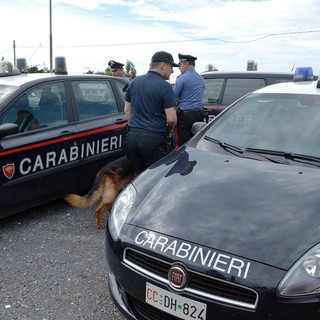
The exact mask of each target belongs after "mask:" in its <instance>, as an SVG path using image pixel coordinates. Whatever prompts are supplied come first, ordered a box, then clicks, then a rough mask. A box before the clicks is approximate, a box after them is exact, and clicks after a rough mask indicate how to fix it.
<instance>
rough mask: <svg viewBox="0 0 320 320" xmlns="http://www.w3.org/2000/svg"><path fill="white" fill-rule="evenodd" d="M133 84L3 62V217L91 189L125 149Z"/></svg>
mask: <svg viewBox="0 0 320 320" xmlns="http://www.w3.org/2000/svg"><path fill="white" fill-rule="evenodd" d="M128 83H129V81H128V80H127V79H125V78H115V77H108V76H102V75H73V76H72V75H55V74H48V73H46V74H25V73H20V72H19V70H18V69H17V68H16V67H14V66H13V65H12V64H11V63H10V62H8V61H1V62H0V167H1V169H0V170H1V171H0V187H1V192H0V208H1V210H0V218H3V217H6V216H8V215H11V214H14V213H17V212H19V211H22V210H24V209H27V208H31V207H33V206H36V205H40V204H43V203H46V202H48V201H51V200H54V199H57V198H60V197H62V196H64V195H66V194H67V193H70V192H72V193H73V192H80V191H81V190H85V189H87V188H89V187H91V185H92V183H93V181H94V178H95V175H96V173H97V171H98V170H99V169H100V168H101V167H102V166H104V165H105V164H106V163H107V162H109V161H111V160H114V159H116V158H118V157H120V156H122V155H123V154H124V149H123V147H124V142H125V131H126V129H125V128H126V124H127V119H126V117H125V115H124V112H123V108H124V90H125V88H126V87H127V86H128Z"/></svg>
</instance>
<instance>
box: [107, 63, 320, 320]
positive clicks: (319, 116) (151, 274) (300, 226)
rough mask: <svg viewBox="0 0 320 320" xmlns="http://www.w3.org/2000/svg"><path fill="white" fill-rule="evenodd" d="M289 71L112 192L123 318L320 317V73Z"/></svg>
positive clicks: (116, 287) (111, 243)
mask: <svg viewBox="0 0 320 320" xmlns="http://www.w3.org/2000/svg"><path fill="white" fill-rule="evenodd" d="M296 79H297V80H300V81H295V82H291V83H289V82H288V83H282V84H275V85H271V86H268V87H265V88H262V89H259V90H257V91H255V92H253V93H250V94H248V95H246V96H245V97H243V98H241V99H240V100H239V101H237V102H236V103H234V104H232V105H231V106H230V107H229V108H227V109H225V110H224V111H223V112H221V113H220V114H219V115H218V116H217V117H216V118H215V119H214V120H213V121H211V122H209V123H208V124H202V123H201V124H200V123H197V124H195V127H198V133H197V134H196V135H195V136H194V137H193V138H192V139H191V140H189V142H187V143H186V144H185V145H183V146H181V147H180V148H179V149H177V150H175V151H174V152H172V153H170V154H169V155H167V156H166V157H164V158H163V159H161V160H160V161H158V162H157V163H156V164H154V165H153V166H151V167H150V168H148V169H147V170H146V171H144V172H143V173H142V174H141V175H140V176H138V177H137V178H136V179H135V180H134V181H133V182H132V183H131V184H130V185H129V186H128V187H127V188H126V189H125V190H124V191H123V192H122V193H121V194H120V195H119V197H118V198H117V201H116V203H115V205H114V207H113V210H112V213H111V217H110V219H109V222H108V228H107V241H106V251H107V259H108V264H109V267H110V270H109V287H110V291H111V295H112V297H113V299H114V301H115V303H116V304H117V306H118V307H119V309H120V310H121V311H122V313H123V314H124V315H125V316H126V317H127V318H128V319H140V320H142V319H144V320H145V319H149V320H151V319H152V320H154V319H166V320H170V319H188V320H191V319H193V320H194V319H198V320H230V319H237V320H250V319H252V320H267V319H268V320H289V319H290V320H302V319H303V320H306V319H308V320H313V319H314V320H315V319H319V316H320V311H319V310H320V215H319V209H320V196H319V181H320V129H319V127H320V83H319V82H317V81H312V74H311V71H310V70H309V69H307V68H302V69H300V70H298V72H297V76H296ZM303 80H306V81H303ZM200 127H202V128H200Z"/></svg>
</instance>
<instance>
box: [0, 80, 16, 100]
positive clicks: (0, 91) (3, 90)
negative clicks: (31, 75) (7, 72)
mask: <svg viewBox="0 0 320 320" xmlns="http://www.w3.org/2000/svg"><path fill="white" fill-rule="evenodd" d="M17 89H18V87H16V86H9V85H3V84H0V105H1V102H2V101H3V100H4V99H5V98H6V97H7V96H8V95H9V94H11V93H12V92H14V91H15V90H17Z"/></svg>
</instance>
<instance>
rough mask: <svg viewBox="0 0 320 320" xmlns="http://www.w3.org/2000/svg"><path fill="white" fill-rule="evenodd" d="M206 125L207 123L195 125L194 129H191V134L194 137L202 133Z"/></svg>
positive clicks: (196, 123)
mask: <svg viewBox="0 0 320 320" xmlns="http://www.w3.org/2000/svg"><path fill="white" fill-rule="evenodd" d="M205 125H206V123H205V122H195V123H194V124H193V125H192V128H191V132H192V134H193V135H195V134H196V133H198V132H199V131H201V129H202V128H203V127H204V126H205Z"/></svg>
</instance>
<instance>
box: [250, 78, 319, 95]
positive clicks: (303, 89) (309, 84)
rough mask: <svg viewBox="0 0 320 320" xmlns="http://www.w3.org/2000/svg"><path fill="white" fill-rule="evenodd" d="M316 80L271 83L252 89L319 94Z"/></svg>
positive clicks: (260, 91)
mask: <svg viewBox="0 0 320 320" xmlns="http://www.w3.org/2000/svg"><path fill="white" fill-rule="evenodd" d="M317 83H318V82H317V81H297V82H282V83H277V84H272V85H269V86H267V87H263V88H261V89H258V90H256V91H254V93H284V94H285V93H288V94H314V95H320V88H317Z"/></svg>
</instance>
